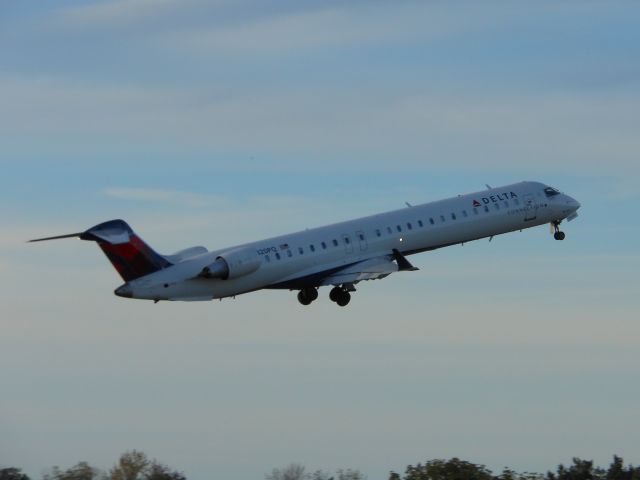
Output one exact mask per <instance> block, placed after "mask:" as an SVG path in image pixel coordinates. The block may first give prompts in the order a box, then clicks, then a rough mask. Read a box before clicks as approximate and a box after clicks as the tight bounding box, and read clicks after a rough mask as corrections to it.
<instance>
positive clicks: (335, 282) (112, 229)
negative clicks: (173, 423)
mask: <svg viewBox="0 0 640 480" xmlns="http://www.w3.org/2000/svg"><path fill="white" fill-rule="evenodd" d="M579 208H580V203H579V202H578V201H577V200H575V199H573V198H571V197H570V196H568V195H565V194H563V193H561V192H560V191H558V190H557V189H555V188H553V187H550V186H548V185H545V184H543V183H539V182H521V183H516V184H512V185H506V186H503V187H498V188H491V187H490V186H489V185H487V190H484V191H480V192H476V193H470V194H467V195H458V196H456V197H452V198H448V199H445V200H440V201H436V202H431V203H425V204H422V205H415V206H412V205H410V204H408V203H407V207H406V208H402V209H400V210H394V211H389V212H385V213H379V214H377V215H372V216H368V217H363V218H358V219H355V220H349V221H345V222H341V223H334V224H331V225H326V226H323V227H318V228H313V229H307V230H303V231H300V232H296V233H291V234H288V235H282V236H279V237H274V238H268V239H266V240H260V241H257V242H251V243H246V244H243V245H237V246H233V247H229V248H223V249H220V250H214V251H208V250H207V249H206V248H205V247H201V246H198V247H191V248H187V249H185V250H181V251H179V252H176V253H174V254H172V255H160V254H159V253H157V252H156V251H155V250H153V249H152V248H151V247H150V246H149V245H147V244H146V243H145V242H144V241H143V240H142V239H141V238H140V237H139V236H138V235H136V234H135V233H134V231H133V230H132V229H131V227H129V225H128V224H127V223H126V222H124V221H123V220H110V221H107V222H104V223H100V224H99V225H96V226H94V227H92V228H90V229H88V230H86V231H84V232H79V233H71V234H67V235H58V236H55V237H46V238H37V239H34V240H29V241H30V242H40V241H45V240H54V239H59V238H71V237H77V238H79V239H81V240H88V241H94V242H97V243H98V246H99V247H100V248H101V249H102V251H103V252H104V253H105V254H106V256H107V258H108V259H109V260H110V261H111V263H112V264H113V266H114V267H115V269H116V270H117V271H118V273H119V274H120V276H121V277H122V279H123V280H124V281H125V283H124V284H123V285H121V286H120V287H118V288H117V289H116V290H115V291H114V293H115V294H116V295H118V296H120V297H125V298H135V299H147V300H153V301H154V302H158V301H160V300H182V301H199V300H213V299H220V300H222V299H223V298H228V297H235V296H236V295H240V294H244V293H249V292H253V291H256V290H261V289H288V290H297V291H298V294H297V298H298V301H299V302H300V303H301V304H302V305H309V304H310V303H312V302H313V301H314V300H316V299H317V298H318V289H319V288H320V287H323V286H331V287H332V288H331V290H330V292H329V298H330V299H331V301H333V302H335V303H336V304H337V305H339V306H342V307H344V306H346V305H347V304H348V303H349V301H350V300H351V293H352V292H354V291H355V290H356V288H355V285H356V284H358V283H359V282H361V281H363V280H374V279H381V278H384V277H386V276H388V275H390V274H391V273H394V272H402V271H414V270H418V269H417V268H416V267H414V266H413V265H412V264H411V263H410V262H409V260H408V259H407V256H409V255H413V254H416V253H421V252H427V251H431V250H435V249H438V248H442V247H448V246H451V245H457V244H464V243H466V242H470V241H473V240H478V239H481V238H489V239H490V240H491V239H493V237H494V236H496V235H501V234H504V233H508V232H514V231H518V230H520V231H521V230H523V229H526V228H531V227H536V226H540V225H544V224H547V223H548V224H550V225H551V228H552V231H553V234H554V238H555V239H556V240H564V239H565V233H564V232H562V231H561V230H560V228H559V227H560V224H561V222H562V221H563V220H565V219H566V220H567V221H571V220H573V219H575V218H576V217H577V216H578V213H577V210H578V209H579Z"/></svg>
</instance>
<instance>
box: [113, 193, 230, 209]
mask: <svg viewBox="0 0 640 480" xmlns="http://www.w3.org/2000/svg"><path fill="white" fill-rule="evenodd" d="M104 194H105V195H106V196H108V197H112V198H117V199H119V200H132V201H138V202H147V203H162V204H167V205H175V206H183V207H195V208H200V207H213V206H221V205H226V204H227V203H228V200H227V199H226V198H225V197H222V196H215V195H203V194H196V193H190V192H180V191H176V190H161V189H155V188H107V189H105V190H104Z"/></svg>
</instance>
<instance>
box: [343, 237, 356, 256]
mask: <svg viewBox="0 0 640 480" xmlns="http://www.w3.org/2000/svg"><path fill="white" fill-rule="evenodd" d="M342 243H344V251H345V253H353V242H352V241H351V237H350V236H349V235H347V234H346V233H343V234H342Z"/></svg>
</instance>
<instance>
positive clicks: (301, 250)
mask: <svg viewBox="0 0 640 480" xmlns="http://www.w3.org/2000/svg"><path fill="white" fill-rule="evenodd" d="M298 253H299V254H300V255H304V249H303V248H302V247H298Z"/></svg>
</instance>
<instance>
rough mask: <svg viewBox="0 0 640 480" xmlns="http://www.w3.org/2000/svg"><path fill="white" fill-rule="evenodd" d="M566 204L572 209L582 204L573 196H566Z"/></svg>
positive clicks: (576, 208)
mask: <svg viewBox="0 0 640 480" xmlns="http://www.w3.org/2000/svg"><path fill="white" fill-rule="evenodd" d="M568 200H569V201H568V202H567V203H568V204H569V205H570V206H571V208H573V209H574V210H578V209H579V208H580V207H581V206H582V205H581V204H580V202H579V201H578V200H576V199H575V198H573V197H568Z"/></svg>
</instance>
